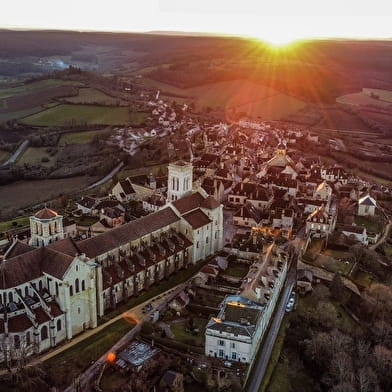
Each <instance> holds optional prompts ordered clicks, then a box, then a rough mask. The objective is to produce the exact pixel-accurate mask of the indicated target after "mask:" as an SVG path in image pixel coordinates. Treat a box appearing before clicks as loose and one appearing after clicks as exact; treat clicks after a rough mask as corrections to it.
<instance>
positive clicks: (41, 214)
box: [34, 207, 57, 219]
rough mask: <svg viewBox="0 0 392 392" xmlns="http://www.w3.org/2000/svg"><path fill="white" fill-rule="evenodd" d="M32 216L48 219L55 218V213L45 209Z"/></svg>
mask: <svg viewBox="0 0 392 392" xmlns="http://www.w3.org/2000/svg"><path fill="white" fill-rule="evenodd" d="M34 216H35V217H36V218H38V219H50V218H54V217H55V216H57V212H56V211H53V210H51V209H49V208H46V207H45V208H43V209H42V210H40V211H38V212H37V213H36V214H35V215H34Z"/></svg>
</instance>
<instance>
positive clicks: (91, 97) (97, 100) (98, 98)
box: [65, 87, 127, 105]
mask: <svg viewBox="0 0 392 392" xmlns="http://www.w3.org/2000/svg"><path fill="white" fill-rule="evenodd" d="M65 101H67V102H72V103H81V104H89V103H90V104H100V105H117V104H120V105H126V104H127V103H126V102H125V101H123V100H122V99H121V98H114V97H111V96H110V95H107V94H105V93H104V92H102V91H100V90H97V89H95V88H90V87H86V88H80V89H79V93H78V95H76V96H75V97H68V98H65Z"/></svg>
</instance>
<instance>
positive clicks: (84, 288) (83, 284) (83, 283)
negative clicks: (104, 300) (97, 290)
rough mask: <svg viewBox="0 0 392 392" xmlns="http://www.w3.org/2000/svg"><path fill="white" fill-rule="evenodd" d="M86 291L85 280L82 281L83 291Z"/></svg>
mask: <svg viewBox="0 0 392 392" xmlns="http://www.w3.org/2000/svg"><path fill="white" fill-rule="evenodd" d="M84 290H86V284H85V282H84V280H82V291H84Z"/></svg>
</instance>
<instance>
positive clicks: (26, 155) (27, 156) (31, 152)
mask: <svg viewBox="0 0 392 392" xmlns="http://www.w3.org/2000/svg"><path fill="white" fill-rule="evenodd" d="M47 149H48V147H29V148H27V149H26V150H25V151H24V152H23V154H22V155H21V156H20V157H19V158H18V161H17V163H18V165H24V164H25V163H28V164H30V165H42V166H45V167H51V166H53V164H54V163H55V161H56V158H55V157H52V156H50V155H49V154H48V152H47V151H46V150H47ZM45 157H46V158H48V159H49V161H48V162H42V158H45Z"/></svg>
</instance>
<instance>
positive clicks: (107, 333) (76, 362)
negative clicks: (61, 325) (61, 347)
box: [44, 319, 133, 387]
mask: <svg viewBox="0 0 392 392" xmlns="http://www.w3.org/2000/svg"><path fill="white" fill-rule="evenodd" d="M132 327H133V325H132V324H130V323H129V322H127V321H125V320H124V319H120V320H118V321H116V322H114V323H113V324H111V325H109V326H108V327H106V328H104V329H103V330H102V331H99V332H98V333H96V334H95V335H93V336H91V337H89V338H87V339H85V340H83V341H82V342H80V343H78V344H75V345H74V346H72V347H71V348H69V349H68V350H66V351H64V352H62V353H61V354H58V355H56V356H55V357H53V358H51V359H48V360H47V361H45V362H44V368H45V370H46V371H47V372H48V373H49V375H50V376H51V378H52V379H53V380H55V382H56V384H57V386H59V387H65V386H67V385H69V384H71V382H72V380H73V378H74V377H75V376H78V375H79V374H80V373H81V372H82V371H83V370H84V369H86V368H87V367H88V366H89V365H90V363H91V362H92V361H95V360H97V359H98V358H99V357H101V356H102V355H103V354H105V352H106V351H108V350H109V349H110V348H111V347H112V346H113V345H114V344H115V343H116V342H117V341H118V340H119V339H120V338H122V337H123V336H124V335H125V334H126V333H127V332H128V331H129V330H130V329H131V328H132Z"/></svg>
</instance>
